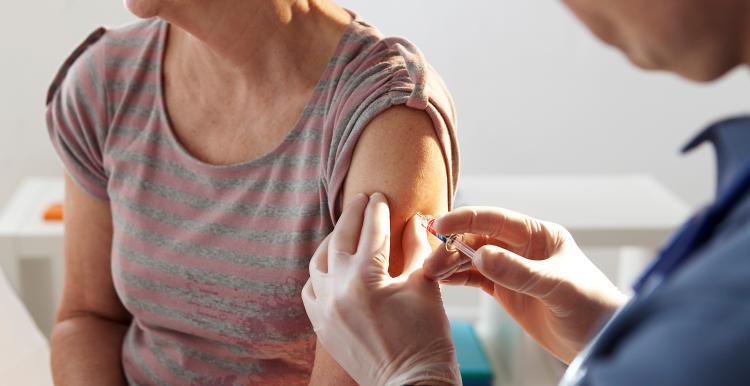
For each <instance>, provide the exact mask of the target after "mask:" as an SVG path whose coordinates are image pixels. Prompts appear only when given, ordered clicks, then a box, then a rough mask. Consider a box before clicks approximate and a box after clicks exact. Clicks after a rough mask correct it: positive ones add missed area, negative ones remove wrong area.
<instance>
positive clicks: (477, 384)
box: [450, 320, 493, 386]
mask: <svg viewBox="0 0 750 386" xmlns="http://www.w3.org/2000/svg"><path fill="white" fill-rule="evenodd" d="M450 323H451V336H452V337H453V344H455V345H456V356H457V357H458V364H459V366H460V367H461V379H462V380H463V383H464V386H492V378H493V374H492V366H490V361H489V360H488V359H487V355H485V353H484V349H483V348H482V345H481V344H480V342H479V338H477V334H476V333H475V332H474V326H472V324H471V323H469V322H465V321H462V320H451V321H450Z"/></svg>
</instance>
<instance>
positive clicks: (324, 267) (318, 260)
mask: <svg viewBox="0 0 750 386" xmlns="http://www.w3.org/2000/svg"><path fill="white" fill-rule="evenodd" d="M330 243H331V235H330V234H329V235H328V236H326V237H325V238H324V239H323V241H321V242H320V244H319V245H318V249H316V250H315V253H313V256H312V258H310V265H309V268H310V276H312V274H313V270H316V271H320V272H323V273H328V246H329V244H330Z"/></svg>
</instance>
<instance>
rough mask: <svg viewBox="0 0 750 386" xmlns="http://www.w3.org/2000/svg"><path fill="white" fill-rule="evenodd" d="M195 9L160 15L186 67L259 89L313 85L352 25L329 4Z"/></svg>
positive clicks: (278, 1)
mask: <svg viewBox="0 0 750 386" xmlns="http://www.w3.org/2000/svg"><path fill="white" fill-rule="evenodd" d="M193 4H195V5H192V4H191V6H190V7H187V6H185V7H178V6H176V7H175V8H174V9H170V8H169V7H166V8H165V9H164V10H162V12H161V14H160V15H159V16H160V17H162V18H163V19H165V20H167V21H168V22H170V24H172V25H173V26H177V27H178V28H172V29H171V31H170V34H171V37H170V43H174V44H176V45H180V46H181V49H180V52H181V53H182V54H183V57H184V60H185V61H186V62H188V61H189V62H192V63H193V64H198V65H201V64H202V65H201V67H202V68H203V69H206V68H208V69H210V71H212V72H214V74H213V76H217V77H219V78H223V80H231V81H232V83H234V84H238V83H240V84H241V83H245V84H247V85H254V86H255V87H257V86H259V85H261V84H266V83H268V84H273V83H274V82H277V81H279V80H286V81H287V82H289V81H299V82H302V83H304V84H307V83H311V84H312V85H314V84H315V82H317V80H318V78H319V76H320V74H321V73H322V70H323V69H324V68H325V65H326V64H327V61H328V59H329V57H330V56H331V54H332V53H333V50H334V49H335V46H336V42H337V41H338V36H340V34H341V33H342V32H343V30H344V29H345V27H346V25H347V24H348V23H349V22H350V15H349V14H348V13H347V12H346V11H344V10H343V9H342V8H340V7H338V6H336V5H335V4H332V3H331V2H330V1H328V0H273V1H268V0H212V1H210V2H202V1H199V2H194V3H193ZM186 65H190V63H186ZM290 76H297V77H298V78H299V79H289V77H290ZM225 84H226V83H225ZM277 84H278V83H277Z"/></svg>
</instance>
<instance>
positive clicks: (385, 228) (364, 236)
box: [357, 193, 391, 274]
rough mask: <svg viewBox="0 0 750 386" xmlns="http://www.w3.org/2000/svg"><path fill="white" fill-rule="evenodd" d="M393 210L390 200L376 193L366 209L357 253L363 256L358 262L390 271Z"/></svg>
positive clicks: (371, 197)
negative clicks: (391, 210)
mask: <svg viewBox="0 0 750 386" xmlns="http://www.w3.org/2000/svg"><path fill="white" fill-rule="evenodd" d="M390 239H391V212H390V209H389V208H388V201H387V200H386V198H385V196H384V195H382V194H381V193H374V194H372V195H371V196H370V201H369V202H368V203H367V208H366V209H365V218H364V223H363V224H362V233H361V234H360V236H359V246H358V247H357V255H358V256H361V260H360V261H358V264H363V265H365V266H368V267H369V268H377V269H378V271H380V270H384V272H385V273H386V274H387V272H388V257H389V255H390Z"/></svg>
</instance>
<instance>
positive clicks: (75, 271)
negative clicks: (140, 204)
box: [51, 175, 131, 386]
mask: <svg viewBox="0 0 750 386" xmlns="http://www.w3.org/2000/svg"><path fill="white" fill-rule="evenodd" d="M64 207H65V215H64V218H65V288H64V290H63V299H62V304H61V306H60V310H59V311H58V314H57V321H56V323H55V326H54V329H53V331H52V339H51V346H52V375H53V378H54V380H55V385H58V386H65V385H125V384H126V382H125V376H124V374H123V371H122V364H121V358H120V352H121V350H122V340H123V337H124V336H125V332H126V331H127V328H128V324H129V322H130V318H131V317H130V314H129V313H128V312H127V311H126V310H125V308H124V307H123V305H122V303H121V302H120V300H119V299H118V297H117V295H116V294H115V289H114V285H113V283H112V274H111V271H110V259H111V251H110V250H111V246H112V214H111V212H110V208H109V204H108V203H106V202H103V201H101V200H98V199H96V198H94V197H93V196H91V195H90V194H88V193H86V192H85V191H83V189H81V187H80V186H78V185H77V184H76V183H75V182H73V181H72V180H71V178H70V177H69V176H67V175H66V176H65V206H64Z"/></svg>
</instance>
